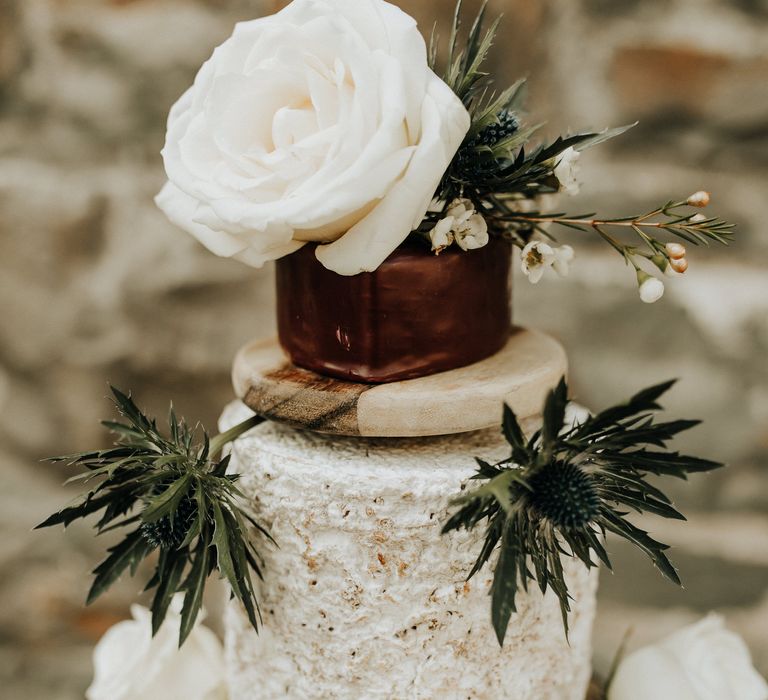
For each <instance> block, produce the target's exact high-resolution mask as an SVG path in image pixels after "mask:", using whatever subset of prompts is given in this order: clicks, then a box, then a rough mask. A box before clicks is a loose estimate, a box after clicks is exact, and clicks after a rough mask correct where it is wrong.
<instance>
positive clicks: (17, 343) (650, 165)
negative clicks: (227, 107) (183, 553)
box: [0, 0, 768, 700]
mask: <svg viewBox="0 0 768 700" xmlns="http://www.w3.org/2000/svg"><path fill="white" fill-rule="evenodd" d="M278 4H279V3H274V2H266V1H263V2H258V1H249V0H197V1H195V0H0V318H2V319H3V321H2V323H0V459H2V470H1V471H0V527H2V531H3V535H4V536H3V537H2V538H0V596H1V597H2V601H3V605H2V606H0V677H2V683H3V687H4V690H6V692H8V693H9V697H23V698H25V700H37V699H38V698H40V699H42V698H45V699H46V700H69V699H70V698H72V699H74V698H81V697H82V692H83V688H84V687H85V685H86V684H87V682H88V679H89V676H90V648H91V647H92V645H93V643H94V642H95V640H96V639H97V638H98V636H99V635H100V634H101V632H102V631H103V630H104V629H105V628H106V627H107V626H108V625H109V624H111V623H112V622H113V621H114V620H115V619H118V618H120V617H122V616H124V615H125V614H126V606H127V603H128V601H129V600H130V599H131V598H132V596H133V595H134V594H135V592H136V588H137V584H135V583H133V582H131V581H125V582H123V583H122V585H121V588H120V590H119V591H116V592H115V593H114V594H111V595H110V596H108V597H107V598H105V599H104V601H102V602H100V603H98V604H97V605H96V606H94V607H93V608H92V609H89V610H88V611H83V610H82V608H81V603H82V600H83V597H84V593H85V590H84V589H85V587H86V585H87V584H86V580H85V578H84V575H83V574H84V572H85V571H87V570H88V568H89V567H90V566H92V565H93V564H94V563H95V559H96V557H97V556H98V554H99V552H100V551H101V549H102V547H103V546H104V544H105V543H104V542H95V541H94V540H93V538H92V537H91V536H90V534H89V532H88V531H86V530H75V531H74V532H73V533H72V535H68V536H66V537H65V536H64V535H63V534H61V533H58V534H51V533H48V534H46V535H40V534H31V533H30V528H31V527H32V526H33V525H34V524H35V522H37V521H39V520H40V519H42V517H43V516H44V515H47V514H48V513H49V512H50V511H52V510H53V509H55V508H56V507H57V506H58V505H60V504H61V503H62V501H64V500H66V495H65V494H64V493H63V492H62V490H61V488H60V483H61V481H62V480H63V476H64V475H63V474H62V471H61V469H60V468H56V467H50V466H46V465H43V464H40V463H39V462H38V460H39V459H41V458H42V457H44V456H46V455H50V454H59V453H67V452H72V451H76V450H78V449H84V448H87V447H91V446H92V445H94V444H99V443H100V442H101V443H103V442H104V440H105V438H104V436H103V433H102V432H101V431H100V429H99V427H98V425H97V421H98V420H99V419H100V418H102V417H104V416H105V415H106V414H107V413H108V412H109V406H108V404H107V403H106V401H105V400H104V399H103V397H104V396H105V395H106V393H107V382H108V381H109V382H113V383H115V384H116V385H118V386H121V387H129V388H132V389H133V391H134V392H135V394H136V395H137V396H138V397H139V399H140V401H141V403H142V404H143V405H145V406H146V407H147V408H148V409H149V410H151V411H154V412H157V413H160V414H163V413H164V412H165V410H166V409H167V401H168V400H169V399H170V398H173V399H174V401H175V403H176V405H177V408H178V409H179V410H180V411H181V412H184V413H186V414H187V415H189V416H190V417H191V418H193V419H197V418H199V419H201V420H202V421H203V422H204V423H205V424H206V425H208V426H214V425H215V420H216V417H217V415H218V413H219V411H220V409H221V407H222V406H223V405H224V404H225V402H227V401H228V400H229V399H230V398H231V388H230V385H229V378H228V374H229V369H230V363H231V360H232V357H233V355H234V353H235V351H236V349H237V348H238V347H239V346H240V345H241V344H242V343H244V342H245V341H246V340H248V339H249V338H250V337H252V336H256V335H267V334H270V333H271V332H272V329H273V323H274V318H273V309H272V304H273V298H272V291H271V285H272V271H271V269H269V268H267V269H265V270H263V271H253V270H250V269H248V268H246V267H244V266H241V265H240V264H238V263H234V262H230V261H226V260H220V259H218V258H215V257H213V256H212V255H210V254H209V253H207V252H206V251H204V250H203V249H202V248H201V247H199V246H198V245H197V244H196V243H195V242H194V241H192V240H191V238H190V237H189V236H187V235H185V234H183V233H181V232H179V231H177V230H176V229H174V228H173V227H172V226H171V225H170V224H169V223H168V222H167V221H165V219H164V218H163V216H162V215H161V214H160V213H159V212H157V211H156V209H155V207H154V204H153V202H152V197H153V195H154V194H155V193H156V192H157V191H158V189H159V188H160V186H161V185H162V182H163V179H164V175H163V171H162V164H161V160H160V158H159V150H160V148H161V146H162V142H163V136H164V127H165V117H166V114H167V111H168V109H169V107H170V105H171V104H172V103H173V102H174V101H175V100H176V99H177V98H178V97H179V95H180V94H181V93H182V92H183V91H184V90H185V89H186V88H187V87H188V86H189V85H190V84H191V81H192V78H193V76H194V74H195V71H196V70H197V68H198V66H199V65H200V63H201V62H202V61H203V60H204V59H205V58H206V57H207V56H208V55H209V54H210V52H211V50H212V48H213V47H214V46H215V45H216V44H218V43H220V42H221V41H222V40H223V39H224V38H225V37H226V36H228V34H229V33H230V32H231V29H232V25H233V23H234V22H236V21H238V20H241V19H247V18H251V17H254V16H257V15H259V14H262V13H264V12H266V11H272V10H273V9H275V8H276V6H277V5H278ZM400 4H401V5H402V6H403V8H404V9H406V10H407V11H409V12H411V13H413V14H415V15H416V16H417V18H418V19H419V21H420V23H421V25H422V27H423V28H424V29H425V32H428V31H429V27H430V25H431V24H432V21H433V19H434V17H435V16H437V15H438V14H439V15H440V16H441V18H442V20H443V21H442V26H443V27H445V25H446V19H447V18H448V16H449V15H450V11H451V9H452V6H453V0H441V1H440V2H436V1H434V0H433V1H428V0H410V1H409V2H402V3H400ZM477 4H478V3H477V2H467V5H468V6H469V7H476V6H477ZM491 5H492V8H493V10H494V11H495V10H501V11H504V13H505V20H504V23H503V25H502V32H501V35H500V38H499V41H498V47H497V58H496V70H497V71H498V73H499V82H500V83H502V82H503V81H502V78H503V79H504V80H505V81H510V80H513V79H515V78H517V77H518V76H520V75H523V74H529V75H530V76H531V88H530V92H531V99H530V104H531V107H532V109H533V110H534V112H533V114H532V117H531V118H532V120H536V121H540V120H546V121H548V123H549V126H548V127H547V130H548V132H549V133H551V134H554V133H556V132H557V130H560V129H567V128H574V129H575V128H585V127H586V128H588V127H598V128H599V127H602V126H604V125H609V124H610V125H617V124H622V123H627V122H632V121H634V120H635V119H639V120H640V121H641V123H640V125H639V126H638V127H637V128H636V129H634V130H633V131H632V132H630V133H629V134H628V135H626V136H625V137H623V138H622V139H621V140H620V141H617V142H615V143H612V144H611V145H609V146H607V147H603V148H601V149H596V150H595V151H594V152H590V153H589V154H588V155H586V156H585V157H584V159H583V163H584V167H583V177H584V179H585V180H586V181H588V186H587V187H585V189H584V193H583V195H582V196H581V197H580V198H579V199H578V200H575V201H573V202H567V204H568V205H569V208H570V209H571V211H574V212H582V211H588V210H594V209H595V208H598V207H599V208H600V210H601V211H604V212H605V213H607V214H617V215H618V214H622V213H634V212H635V211H639V210H645V209H646V208H650V207H652V206H654V205H655V204H657V203H658V202H660V201H662V200H665V199H666V198H668V197H670V198H671V197H684V196H687V195H688V194H689V193H690V192H693V191H695V190H698V189H701V188H707V189H710V190H711V191H712V192H713V194H714V205H713V211H715V212H716V213H717V214H719V215H722V216H723V217H725V218H728V219H732V220H734V221H736V222H738V223H739V224H740V229H739V235H738V242H737V244H736V245H735V247H734V249H733V250H731V251H725V250H722V249H719V248H717V249H715V248H713V249H710V250H701V251H698V250H697V251H695V252H694V253H692V254H691V256H690V257H691V271H690V272H689V273H688V275H687V276H686V278H685V279H682V280H670V281H669V284H668V293H667V297H666V298H665V299H664V301H663V302H661V303H659V304H657V305H655V306H654V307H646V306H644V305H641V304H640V302H639V301H638V299H637V295H636V290H635V288H634V281H633V277H632V275H631V274H630V272H629V271H628V270H626V269H624V268H623V267H622V266H621V264H619V261H618V260H616V259H614V258H613V257H612V255H611V253H610V252H609V251H604V250H603V249H602V247H601V246H600V245H598V244H597V243H596V242H594V241H585V242H581V241H579V240H578V237H579V236H580V235H581V234H578V233H576V232H573V233H570V232H569V233H567V234H564V235H563V237H562V238H563V240H564V241H565V240H567V241H568V242H569V243H572V244H573V243H575V244H576V245H575V247H576V248H577V254H578V257H577V261H576V264H575V266H574V268H573V271H572V276H571V279H569V280H567V281H560V280H556V279H554V278H553V279H546V280H544V281H543V282H542V283H541V284H539V285H538V286H537V287H531V286H530V285H528V284H527V283H526V282H525V281H524V280H522V279H520V280H518V281H517V283H516V294H517V299H516V304H515V306H516V313H517V319H518V321H519V322H520V323H523V324H529V325H535V326H537V327H539V328H542V329H544V330H547V331H549V332H551V333H553V334H555V335H556V336H558V337H559V338H560V339H561V340H562V341H563V342H564V343H565V345H566V346H567V347H568V349H569V353H570V357H571V361H572V380H573V384H574V386H575V388H576V390H577V393H578V396H579V399H580V400H581V401H582V402H584V403H586V404H588V405H592V406H596V407H600V406H604V405H606V404H607V403H608V402H610V401H614V400H617V399H620V398H623V397H624V396H626V395H627V394H628V393H629V392H631V391H632V390H634V389H637V388H639V387H641V386H643V385H645V384H647V383H650V382H654V381H658V380H662V379H665V378H668V377H671V376H680V377H682V378H683V381H682V382H681V384H680V385H679V387H678V388H677V390H676V391H675V392H674V393H673V394H672V396H671V397H670V401H669V408H670V409H671V412H673V413H675V414H677V415H684V416H698V417H701V418H703V419H705V420H706V421H707V427H705V428H703V429H699V430H697V431H693V432H692V433H691V434H690V435H689V436H688V437H687V438H686V439H685V440H682V441H681V445H680V447H681V449H689V450H697V451H698V452H700V453H702V454H705V455H711V456H714V457H717V458H720V459H723V460H726V461H728V462H729V463H730V465H731V466H730V468H729V469H728V470H727V471H723V472H721V473H718V474H715V475H712V476H710V477H706V478H698V479H695V480H693V482H692V484H690V485H688V486H685V487H680V488H677V489H675V493H676V495H677V496H678V500H679V502H680V504H681V506H682V507H683V508H684V509H685V510H686V512H688V513H690V514H691V522H690V523H689V524H688V525H679V524H672V525H669V524H667V523H659V522H655V521H653V522H649V523H648V525H649V527H651V528H652V530H653V532H654V533H657V534H658V535H659V536H660V537H661V538H662V539H663V538H666V541H669V542H671V543H673V544H676V545H677V551H676V557H675V558H676V561H677V563H678V564H679V565H680V567H681V569H682V573H683V576H684V579H685V581H686V585H687V588H686V591H684V592H680V591H677V590H675V589H674V588H672V587H671V586H669V585H668V584H666V583H664V582H663V581H662V580H661V579H660V577H659V576H658V574H657V573H656V572H654V571H653V570H651V568H650V567H648V566H647V565H646V564H645V562H643V561H641V560H640V559H639V557H638V556H636V555H635V554H630V553H629V552H627V551H626V550H625V549H624V548H622V547H619V546H616V547H615V549H616V552H615V556H616V563H617V569H618V572H617V574H616V575H615V576H611V575H610V574H606V575H605V576H604V581H603V586H602V599H601V600H602V603H601V619H600V621H599V623H598V629H597V633H598V634H597V664H598V667H601V668H605V667H606V665H607V660H608V659H609V658H610V657H611V655H612V653H613V650H614V649H615V647H616V645H617V643H618V640H619V638H620V637H621V636H622V634H623V633H624V631H625V629H626V627H627V626H629V625H635V627H636V639H635V642H636V643H639V642H641V641H644V640H646V639H648V638H651V637H655V636H657V635H658V634H659V633H661V632H664V631H666V630H668V629H671V628H673V627H676V626H677V625H679V624H682V623H684V622H687V621H690V620H693V619H694V618H696V617H698V616H700V615H701V614H702V613H704V612H705V611H707V610H709V609H712V608H715V609H718V610H721V611H722V612H724V613H725V614H726V617H727V619H728V622H729V623H730V624H731V625H732V626H733V627H734V629H736V630H738V631H739V632H741V633H742V634H743V635H745V637H746V638H747V640H748V642H749V643H750V645H751V646H752V649H753V651H754V654H755V657H756V661H757V663H758V665H759V666H760V667H761V669H762V670H763V672H764V673H768V639H766V637H765V632H764V630H765V629H766V628H768V594H767V592H766V588H767V586H766V583H767V582H768V474H767V473H766V467H765V464H766V458H767V457H768V376H767V375H768V364H766V362H765V357H766V355H768V323H767V322H766V321H767V320H768V275H766V273H765V269H766V262H768V237H766V236H765V233H764V230H763V227H762V226H761V218H762V217H763V216H764V213H765V208H764V207H765V205H764V199H765V198H764V192H765V175H766V170H767V169H768V168H767V166H768V130H766V124H767V123H768V89H766V75H767V74H768V58H766V56H768V3H766V2H763V1H761V0H730V1H726V0H719V1H718V0H645V1H644V2H640V0H540V1H539V2H530V0H506V1H502V0H496V1H495V2H494V1H493V0H492V2H491ZM445 33H446V32H445V31H443V34H445ZM592 252H594V255H590V254H589V253H592ZM565 285H569V286H568V287H566V286H565Z"/></svg>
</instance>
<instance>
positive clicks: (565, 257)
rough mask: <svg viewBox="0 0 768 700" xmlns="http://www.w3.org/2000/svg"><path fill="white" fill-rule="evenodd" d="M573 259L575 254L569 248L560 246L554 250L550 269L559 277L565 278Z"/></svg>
mask: <svg viewBox="0 0 768 700" xmlns="http://www.w3.org/2000/svg"><path fill="white" fill-rule="evenodd" d="M575 257H576V253H575V252H574V250H573V248H571V246H569V245H561V246H560V247H559V248H555V259H554V261H553V262H552V267H553V268H554V270H555V272H556V273H557V274H558V275H560V277H566V276H567V275H568V272H569V271H570V267H571V263H572V262H573V259H574V258H575Z"/></svg>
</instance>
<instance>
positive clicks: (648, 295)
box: [640, 275, 664, 304]
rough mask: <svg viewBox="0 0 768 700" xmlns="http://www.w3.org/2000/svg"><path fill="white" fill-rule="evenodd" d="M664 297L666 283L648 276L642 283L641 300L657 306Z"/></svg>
mask: <svg viewBox="0 0 768 700" xmlns="http://www.w3.org/2000/svg"><path fill="white" fill-rule="evenodd" d="M663 296H664V283H663V282H662V281H661V280H660V279H657V278H656V277H651V276H650V275H646V277H645V279H644V280H643V281H642V282H641V283H640V299H642V301H643V302H644V303H646V304H655V303H656V302H657V301H658V300H659V299H661V297H663Z"/></svg>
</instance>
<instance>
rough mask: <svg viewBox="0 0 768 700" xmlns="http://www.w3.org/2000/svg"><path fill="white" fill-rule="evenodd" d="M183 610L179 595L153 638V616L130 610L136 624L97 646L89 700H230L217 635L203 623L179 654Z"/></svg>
mask: <svg viewBox="0 0 768 700" xmlns="http://www.w3.org/2000/svg"><path fill="white" fill-rule="evenodd" d="M181 606H182V598H181V596H179V595H177V596H175V597H174V599H173V602H172V603H171V607H170V609H169V610H168V614H167V616H166V619H165V622H163V625H162V626H161V627H160V629H159V630H158V633H157V634H156V635H155V636H154V638H153V637H152V613H150V611H149V610H147V609H146V608H144V607H142V606H140V605H133V606H131V614H132V615H133V620H126V621H125V622H119V623H118V624H116V625H115V626H114V627H111V628H110V629H109V630H107V632H106V634H105V635H104V636H103V637H102V638H101V640H100V641H99V643H98V644H97V645H96V649H95V650H94V653H93V664H94V672H95V673H94V679H93V683H92V684H91V687H90V688H88V690H87V691H86V694H85V697H86V700H160V699H161V698H162V700H226V699H227V691H226V685H225V679H224V652H223V650H222V647H221V643H220V642H219V640H218V638H217V637H216V635H215V634H214V633H213V632H211V630H209V629H208V628H206V627H203V626H202V625H200V624H199V622H198V624H197V625H196V626H195V628H194V629H193V630H192V632H191V633H190V635H189V637H187V640H186V641H185V642H184V645H183V646H182V647H181V649H179V627H180V626H181V617H180V615H181Z"/></svg>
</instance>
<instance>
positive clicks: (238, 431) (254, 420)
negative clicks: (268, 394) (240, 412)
mask: <svg viewBox="0 0 768 700" xmlns="http://www.w3.org/2000/svg"><path fill="white" fill-rule="evenodd" d="M265 420H266V419H265V418H262V417H261V416H251V417H250V418H248V419H247V420H244V421H243V422H242V423H238V424H237V425H236V426H234V427H233V428H230V429H229V430H227V431H225V432H223V433H221V434H220V435H217V436H216V437H214V438H212V439H211V447H210V454H211V456H213V455H215V454H218V453H219V452H221V450H222V449H223V448H224V446H225V445H228V444H229V443H230V442H234V441H235V440H237V438H239V437H240V436H241V435H242V434H243V433H247V432H248V431H249V430H250V429H251V428H255V427H256V426H257V425H260V424H261V423H263V422H264V421H265Z"/></svg>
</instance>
